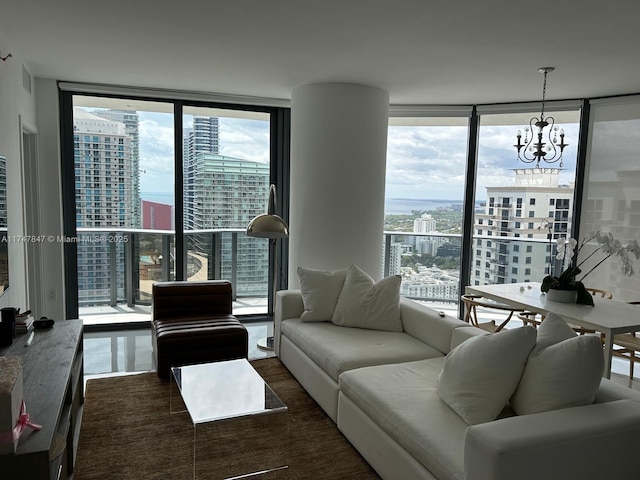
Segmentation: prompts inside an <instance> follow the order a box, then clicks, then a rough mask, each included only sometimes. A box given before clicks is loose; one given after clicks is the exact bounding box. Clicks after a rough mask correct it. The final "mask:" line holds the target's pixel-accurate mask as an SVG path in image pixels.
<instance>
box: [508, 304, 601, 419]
mask: <svg viewBox="0 0 640 480" xmlns="http://www.w3.org/2000/svg"><path fill="white" fill-rule="evenodd" d="M554 340H555V341H554ZM603 371H604V355H603V353H602V343H601V341H600V337H598V336H596V335H576V333H575V332H574V331H573V329H572V328H571V327H569V326H568V325H567V324H566V322H565V321H564V320H563V319H562V318H561V317H559V316H558V315H555V314H552V313H550V314H549V315H547V317H546V318H545V319H544V321H543V322H542V323H541V324H540V327H538V342H537V344H536V346H535V348H534V349H533V351H532V352H531V355H530V356H529V360H528V361H527V365H526V367H525V369H524V372H523V374H522V378H521V379H520V383H519V384H518V388H517V389H516V391H515V393H514V394H513V397H511V401H510V404H511V408H513V410H514V411H515V412H516V413H517V414H518V415H527V414H530V413H538V412H546V411H550V410H558V409H560V408H567V407H576V406H580V405H588V404H590V403H593V399H594V398H595V396H596V392H597V391H598V388H599V386H600V380H601V379H602V373H603Z"/></svg>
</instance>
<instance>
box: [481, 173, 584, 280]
mask: <svg viewBox="0 0 640 480" xmlns="http://www.w3.org/2000/svg"><path fill="white" fill-rule="evenodd" d="M514 173H515V182H514V184H513V185H510V186H499V187H487V203H486V206H485V212H484V213H476V215H475V224H474V236H475V240H474V242H475V243H474V264H473V270H472V274H471V282H472V283H473V284H475V285H481V284H488V283H516V282H527V281H539V280H540V279H541V278H543V277H544V276H545V275H546V274H547V272H548V266H549V263H550V261H551V260H552V259H551V255H552V253H553V252H552V249H551V247H552V245H550V240H552V239H555V238H559V237H565V236H570V225H571V220H572V219H571V212H572V209H573V185H560V184H559V178H560V169H558V168H523V169H516V170H514ZM549 236H550V237H551V238H549ZM518 238H521V239H527V240H529V241H518Z"/></svg>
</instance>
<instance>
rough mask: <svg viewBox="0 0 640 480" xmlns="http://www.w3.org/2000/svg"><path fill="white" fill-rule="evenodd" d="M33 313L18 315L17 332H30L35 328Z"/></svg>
mask: <svg viewBox="0 0 640 480" xmlns="http://www.w3.org/2000/svg"><path fill="white" fill-rule="evenodd" d="M33 320H34V318H33V315H18V316H16V334H20V333H28V332H30V331H31V330H33Z"/></svg>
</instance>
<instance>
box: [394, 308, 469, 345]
mask: <svg viewBox="0 0 640 480" xmlns="http://www.w3.org/2000/svg"><path fill="white" fill-rule="evenodd" d="M400 317H401V318H402V328H403V329H404V331H405V332H406V333H408V334H409V335H411V336H412V337H415V338H417V339H418V340H420V341H422V342H424V343H426V344H427V345H431V346H432V347H434V348H437V349H438V350H439V351H441V352H442V353H445V354H446V353H449V350H450V349H451V339H452V335H453V331H454V329H456V328H459V327H468V326H469V324H468V323H466V322H463V321H462V320H458V319H457V318H454V317H452V316H449V315H445V314H441V312H440V311H439V310H434V309H433V308H431V307H427V306H426V305H422V304H420V303H418V302H414V301H413V300H410V299H408V298H404V297H401V298H400Z"/></svg>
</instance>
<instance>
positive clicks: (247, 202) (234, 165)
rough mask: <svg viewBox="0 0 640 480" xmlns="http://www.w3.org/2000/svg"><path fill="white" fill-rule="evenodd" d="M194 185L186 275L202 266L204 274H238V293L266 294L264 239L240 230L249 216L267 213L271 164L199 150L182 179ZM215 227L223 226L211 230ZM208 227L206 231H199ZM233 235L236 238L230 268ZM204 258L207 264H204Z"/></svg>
mask: <svg viewBox="0 0 640 480" xmlns="http://www.w3.org/2000/svg"><path fill="white" fill-rule="evenodd" d="M187 181H188V182H189V183H190V184H191V185H192V187H193V188H192V202H193V204H192V205H191V207H190V208H191V209H192V220H191V221H190V224H189V225H187V228H185V231H187V232H188V231H189V230H196V232H195V233H193V234H190V235H188V241H189V245H188V250H189V252H188V259H187V268H188V271H189V272H188V273H189V275H195V274H196V272H197V271H199V270H201V269H206V272H207V276H206V278H227V279H230V278H232V276H233V275H234V273H235V275H236V295H238V296H243V295H244V296H263V295H265V294H266V292H267V285H268V271H269V268H268V267H269V254H268V241H267V240H261V239H255V238H248V237H246V235H244V233H237V232H230V231H229V230H230V229H241V230H244V229H245V228H246V226H247V225H248V223H249V222H250V221H251V219H252V218H253V217H255V216H256V215H259V214H261V213H264V212H265V211H266V203H267V195H268V191H269V165H268V164H266V163H259V162H253V161H248V160H243V159H239V158H233V157H227V156H223V155H215V154H211V153H198V154H196V155H195V158H194V161H193V169H191V170H190V173H189V177H186V176H185V183H186V182H187ZM216 229H220V230H226V231H224V232H215V230H216ZM201 230H209V232H200V231H201ZM234 236H236V237H237V243H235V244H236V245H237V252H235V258H236V268H235V272H234V270H233V269H234V261H233V257H234V251H233V245H234V238H233V237H234ZM205 262H206V265H205V264H204V263H205Z"/></svg>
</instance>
